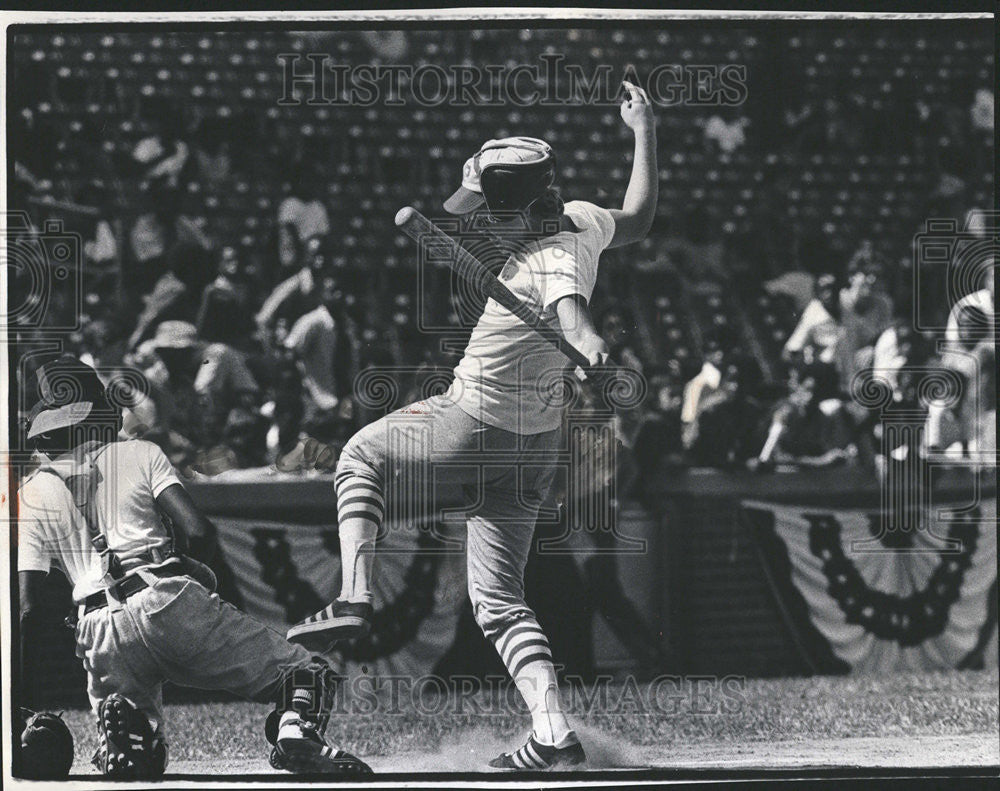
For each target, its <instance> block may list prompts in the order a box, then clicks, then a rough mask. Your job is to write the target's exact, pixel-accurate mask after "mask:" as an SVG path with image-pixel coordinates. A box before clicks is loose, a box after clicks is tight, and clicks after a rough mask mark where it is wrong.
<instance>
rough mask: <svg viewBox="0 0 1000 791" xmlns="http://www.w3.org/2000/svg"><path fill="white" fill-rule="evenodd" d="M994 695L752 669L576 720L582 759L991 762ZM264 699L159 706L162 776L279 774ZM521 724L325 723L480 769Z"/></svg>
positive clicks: (951, 679)
mask: <svg viewBox="0 0 1000 791" xmlns="http://www.w3.org/2000/svg"><path fill="white" fill-rule="evenodd" d="M645 689H648V688H640V692H642V691H645ZM998 694H1000V693H998V680H997V675H996V671H989V672H978V673H969V672H966V673H951V674H922V675H909V676H899V677H896V678H892V679H889V680H882V679H858V678H812V679H808V678H806V679H774V680H749V681H746V682H745V684H744V686H743V687H742V690H741V697H740V705H739V706H737V707H732V706H730V707H729V708H726V707H725V706H719V707H718V708H717V709H715V710H712V707H711V706H710V705H709V706H706V703H705V699H704V698H699V699H692V700H689V701H686V702H685V703H684V704H683V705H681V706H679V707H678V708H677V710H673V711H669V712H667V711H660V712H653V711H649V710H631V711H629V710H617V711H613V712H612V711H609V710H608V709H607V708H602V709H599V710H592V711H588V712H584V713H580V714H578V715H577V716H575V717H574V720H575V723H574V724H575V726H576V727H577V731H578V732H579V734H580V736H581V738H582V739H583V741H584V744H585V746H586V748H587V752H588V764H587V768H588V769H663V770H705V769H734V770H735V769H740V770H753V769H797V768H829V767H844V768H878V767H892V768H915V769H919V768H932V767H934V768H937V767H995V766H998V765H1000V739H998V736H997V734H998V708H1000V706H998ZM630 700H632V699H631V698H630ZM611 701H612V703H614V702H616V701H619V702H620V698H615V696H614V695H612V696H611ZM481 702H482V701H481ZM632 702H633V703H635V700H632ZM266 711H267V710H266V708H265V707H263V706H258V705H254V704H244V703H225V704H222V703H219V704H202V705H174V706H168V707H167V710H166V715H167V727H168V739H169V741H170V743H171V762H170V767H169V770H170V774H171V775H172V776H181V777H182V776H185V775H187V776H190V775H222V776H225V775H229V776H233V775H243V776H246V775H272V774H276V773H275V772H274V770H272V769H271V768H270V766H269V765H268V763H267V760H266V756H267V751H268V745H267V744H266V742H265V741H264V738H263V735H262V733H261V731H260V728H261V722H262V720H263V717H264V715H265V714H266ZM66 718H67V722H68V723H69V725H70V727H71V728H72V730H73V732H74V736H75V737H76V746H77V761H76V764H75V765H74V774H79V775H93V768H92V767H91V766H90V764H89V763H88V762H87V759H88V758H89V756H90V754H91V752H92V750H93V749H94V745H95V737H96V732H95V729H94V726H93V724H92V720H91V718H90V716H89V713H87V712H84V711H70V712H67V714H66ZM528 722H529V721H528V719H527V717H526V716H524V714H522V713H518V712H512V713H501V714H495V713H494V714H488V715H482V714H479V715H470V714H468V713H465V714H458V713H454V712H445V713H438V714H435V715H434V716H426V715H423V716H421V715H420V714H419V713H418V712H417V711H410V710H394V711H393V712H392V713H386V714H381V715H380V714H378V713H376V714H363V715H362V714H358V715H353V714H344V715H339V716H338V717H337V718H336V719H335V720H331V726H330V730H329V735H330V737H331V740H332V741H334V742H335V743H337V744H339V745H341V746H343V747H345V748H346V749H349V750H351V751H352V752H355V753H357V754H358V755H360V756H362V757H364V758H365V760H366V761H368V762H369V763H370V764H371V765H372V767H373V768H374V769H375V771H376V772H382V773H408V772H412V773H415V774H419V773H429V772H485V771H489V769H488V767H487V766H486V762H487V761H488V760H489V759H490V758H492V757H493V756H495V755H496V754H497V753H499V752H501V751H503V750H509V749H511V748H512V747H515V746H517V745H518V744H519V743H520V740H521V739H522V738H523V736H524V734H525V733H526V730H527V726H528Z"/></svg>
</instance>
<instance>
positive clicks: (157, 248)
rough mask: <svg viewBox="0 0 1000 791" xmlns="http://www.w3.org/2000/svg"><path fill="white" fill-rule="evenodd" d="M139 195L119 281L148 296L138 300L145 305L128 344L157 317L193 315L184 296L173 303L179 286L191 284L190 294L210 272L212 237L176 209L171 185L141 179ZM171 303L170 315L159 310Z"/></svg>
mask: <svg viewBox="0 0 1000 791" xmlns="http://www.w3.org/2000/svg"><path fill="white" fill-rule="evenodd" d="M144 194H145V198H144V202H145V204H146V206H145V210H144V211H142V213H140V214H139V216H138V218H137V219H136V221H135V223H134V224H133V225H132V228H131V230H130V231H129V244H130V252H131V263H132V266H131V267H130V268H129V270H128V271H127V272H126V278H125V280H126V282H127V283H128V286H129V288H130V290H131V291H132V292H133V293H135V294H144V295H150V296H151V299H144V300H143V301H144V302H145V303H146V309H145V310H144V311H143V315H142V317H141V318H140V320H139V325H138V326H137V328H136V333H137V335H136V336H135V337H134V338H133V340H132V342H131V343H130V347H132V348H134V347H135V345H136V344H138V343H139V342H140V341H141V340H143V339H144V338H145V337H146V335H147V334H148V332H149V331H151V330H152V328H153V327H154V326H156V324H157V322H159V321H164V320H167V319H174V318H176V319H184V320H186V321H192V320H193V319H194V318H195V311H196V310H197V305H196V304H193V303H194V300H192V299H191V298H190V297H189V296H187V295H185V299H184V300H183V301H182V302H180V303H178V304H174V303H175V302H176V300H178V299H179V297H180V294H179V292H180V291H182V290H184V289H190V288H191V287H196V288H197V290H196V291H195V292H194V293H196V294H197V293H198V291H200V290H201V287H202V286H203V285H204V284H205V282H206V280H207V279H208V278H206V277H205V276H204V273H205V272H206V271H208V272H210V269H208V268H207V267H209V266H210V264H209V260H210V251H211V249H212V241H211V239H210V238H209V237H208V235H207V234H206V233H205V232H204V231H203V230H202V229H201V227H200V223H199V221H198V219H197V218H195V217H192V216H189V215H187V214H184V213H182V212H181V210H180V209H181V207H180V196H179V194H178V193H177V191H176V190H173V189H170V188H168V187H167V186H166V185H165V183H163V182H162V181H160V182H156V183H149V184H146V185H145V188H144ZM164 278H165V280H164V282H162V283H161V282H160V281H161V279H164ZM175 281H176V282H175ZM179 286H183V287H184V288H183V289H181V288H179ZM171 305H173V306H174V307H175V308H177V309H178V310H177V312H176V314H175V315H165V311H166V310H167V308H168V307H169V306H171Z"/></svg>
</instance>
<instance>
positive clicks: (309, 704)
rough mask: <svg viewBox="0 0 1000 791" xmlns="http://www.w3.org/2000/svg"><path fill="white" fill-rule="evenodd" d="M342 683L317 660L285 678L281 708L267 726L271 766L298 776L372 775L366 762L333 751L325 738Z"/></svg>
mask: <svg viewBox="0 0 1000 791" xmlns="http://www.w3.org/2000/svg"><path fill="white" fill-rule="evenodd" d="M339 682H340V676H339V675H338V674H337V673H336V672H335V671H334V670H333V668H331V667H330V666H329V665H328V664H326V662H323V661H320V660H318V659H317V660H316V661H314V662H313V663H312V664H310V665H308V666H306V667H300V668H296V669H295V670H293V671H292V672H290V673H289V674H288V675H286V676H285V679H284V681H283V682H282V687H281V692H280V697H279V702H278V708H277V709H275V710H274V711H272V712H271V713H270V714H269V715H268V717H267V721H266V723H265V725H264V733H265V736H266V737H267V740H268V742H270V743H271V744H272V745H274V749H273V750H271V755H270V763H271V766H273V767H274V768H275V769H283V770H287V771H289V772H297V773H319V774H327V773H340V772H347V773H354V774H366V773H370V772H371V768H370V767H369V766H368V765H367V764H366V763H365V762H364V761H361V760H360V759H358V758H355V757H354V756H353V755H351V754H350V753H347V752H344V751H343V750H338V749H336V748H334V747H331V746H330V745H329V744H327V742H326V740H325V739H324V737H323V734H324V733H325V732H326V726H327V723H328V722H329V720H330V711H331V709H332V708H333V703H334V696H335V694H336V688H337V684H338V683H339Z"/></svg>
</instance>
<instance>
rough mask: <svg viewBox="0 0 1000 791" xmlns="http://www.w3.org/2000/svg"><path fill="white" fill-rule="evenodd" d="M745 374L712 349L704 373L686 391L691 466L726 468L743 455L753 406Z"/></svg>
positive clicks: (684, 428)
mask: <svg viewBox="0 0 1000 791" xmlns="http://www.w3.org/2000/svg"><path fill="white" fill-rule="evenodd" d="M745 374H746V372H745V371H744V370H743V369H742V368H741V367H740V366H739V365H738V364H737V363H736V362H735V360H731V361H727V360H725V357H724V355H723V353H722V351H721V350H720V349H719V348H718V347H717V346H715V347H712V348H710V350H709V352H708V354H707V355H706V357H705V361H704V363H703V365H702V368H701V370H700V371H699V372H698V373H697V374H696V375H695V377H694V378H693V379H692V380H691V381H690V382H688V383H687V385H685V387H684V396H683V403H682V405H681V415H680V419H681V439H682V441H683V444H684V448H685V449H686V450H687V452H688V456H689V458H690V460H691V462H692V463H694V464H696V465H699V466H706V467H726V466H729V465H731V464H732V463H734V462H735V461H737V460H738V459H739V457H740V455H741V453H742V451H743V446H744V444H745V440H746V437H747V433H748V428H749V427H750V424H751V423H752V422H753V418H752V417H750V413H751V412H752V410H753V406H754V404H753V402H752V399H750V394H749V393H748V392H747V388H746V387H745V381H746V375H745Z"/></svg>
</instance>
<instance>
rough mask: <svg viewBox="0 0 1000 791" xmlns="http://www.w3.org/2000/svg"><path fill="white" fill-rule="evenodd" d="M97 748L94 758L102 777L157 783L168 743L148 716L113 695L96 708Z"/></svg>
mask: <svg viewBox="0 0 1000 791" xmlns="http://www.w3.org/2000/svg"><path fill="white" fill-rule="evenodd" d="M97 732H98V745H97V751H96V752H95V753H94V757H93V758H92V759H91V761H92V763H93V764H94V766H96V767H97V768H98V769H99V770H100V771H101V774H103V775H105V776H107V777H111V778H114V779H117V780H156V779H158V778H160V777H162V776H163V772H164V770H165V769H166V766H167V743H166V742H165V741H164V740H163V738H162V737H161V736H160V734H159V731H158V730H157V731H156V732H154V731H153V727H152V726H151V725H150V724H149V720H148V719H146V715H145V714H143V713H142V712H141V711H139V709H137V708H136V707H135V706H133V705H132V704H131V703H130V702H129V701H128V700H127V699H126V698H125V697H123V696H122V695H119V694H118V693H114V694H112V695H109V696H108V697H106V698H105V699H104V700H102V701H101V705H100V706H98V709H97Z"/></svg>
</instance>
